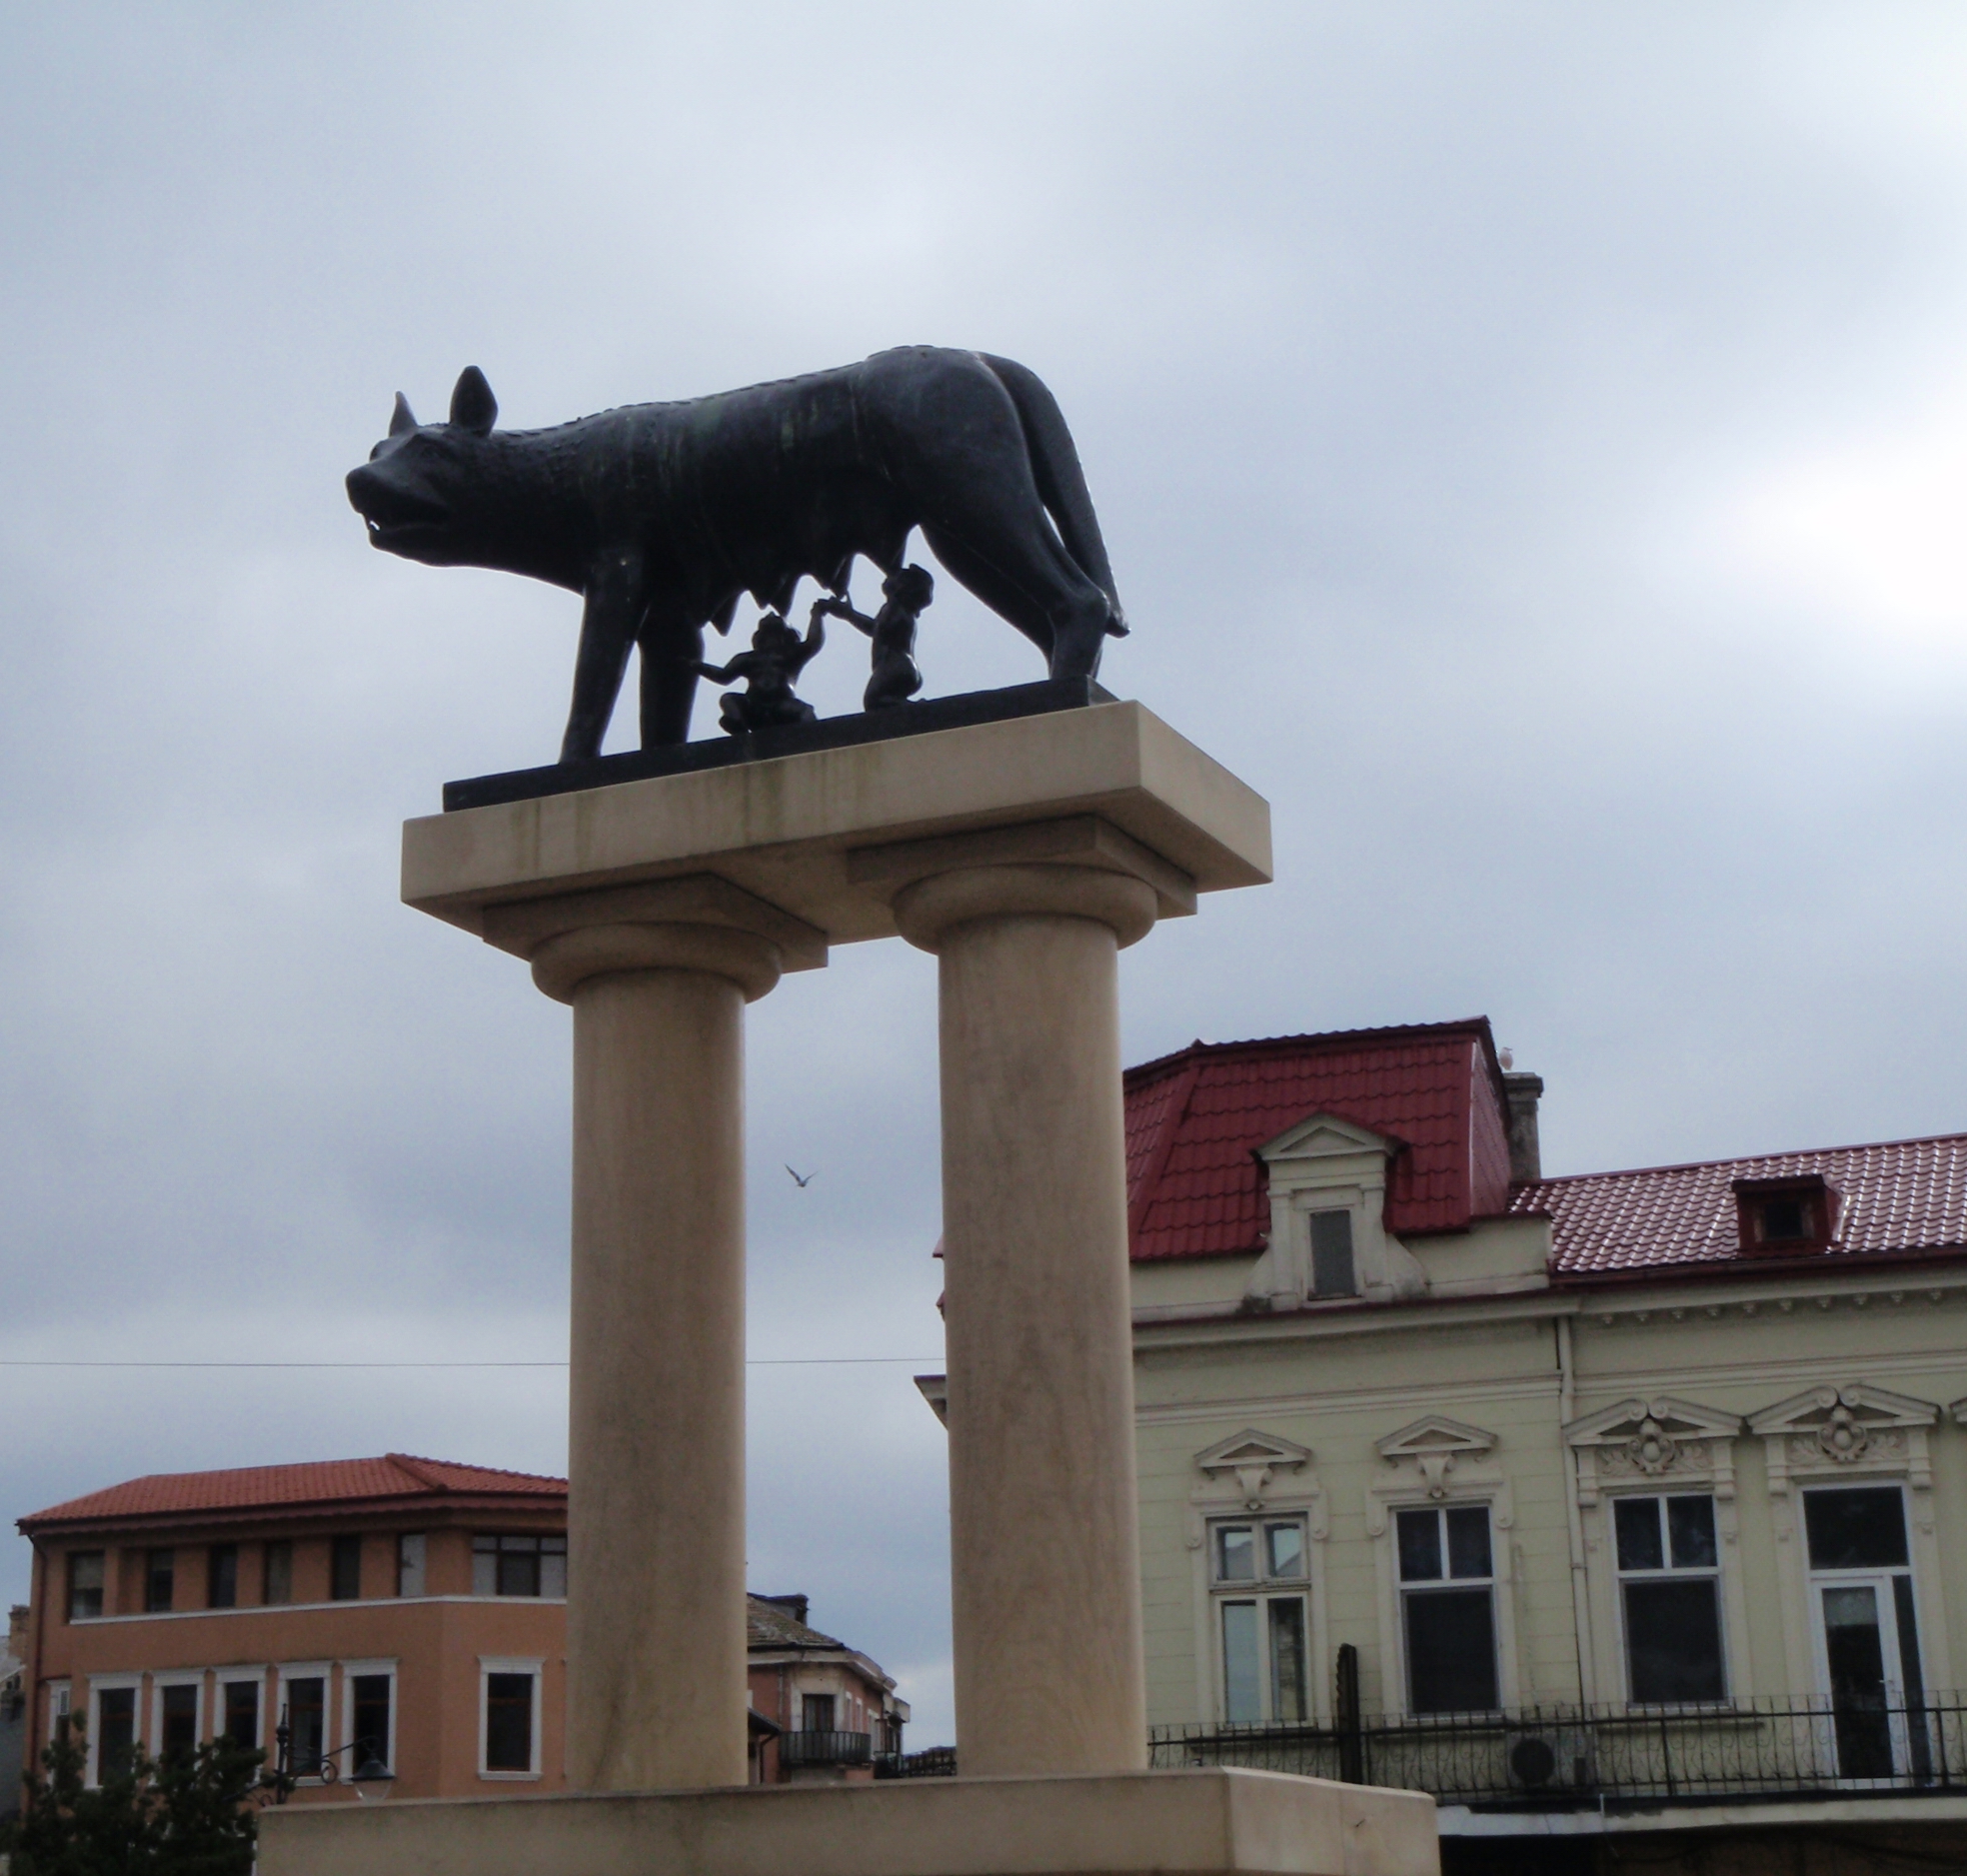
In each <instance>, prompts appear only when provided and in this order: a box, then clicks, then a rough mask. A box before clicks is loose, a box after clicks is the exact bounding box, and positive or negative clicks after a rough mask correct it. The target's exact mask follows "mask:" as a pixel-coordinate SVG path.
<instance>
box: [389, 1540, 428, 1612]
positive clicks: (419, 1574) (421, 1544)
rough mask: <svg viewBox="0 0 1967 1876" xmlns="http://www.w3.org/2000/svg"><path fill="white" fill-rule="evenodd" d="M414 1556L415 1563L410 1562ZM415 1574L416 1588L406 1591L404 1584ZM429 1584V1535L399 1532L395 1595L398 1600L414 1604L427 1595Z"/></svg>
mask: <svg viewBox="0 0 1967 1876" xmlns="http://www.w3.org/2000/svg"><path fill="white" fill-rule="evenodd" d="M413 1554H414V1555H415V1558H416V1561H415V1562H414V1563H412V1562H411V1560H410V1559H411V1556H412V1555H413ZM413 1571H414V1572H415V1575H416V1580H417V1586H416V1588H415V1589H406V1588H405V1587H404V1582H405V1579H406V1578H407V1577H409V1576H410V1574H411V1573H412V1572H413ZM429 1584H430V1533H429V1532H428V1531H399V1532H397V1534H396V1593H397V1596H398V1598H399V1599H401V1600H403V1601H406V1602H416V1601H419V1600H421V1599H422V1598H423V1596H424V1595H426V1594H427V1593H428V1589H429Z"/></svg>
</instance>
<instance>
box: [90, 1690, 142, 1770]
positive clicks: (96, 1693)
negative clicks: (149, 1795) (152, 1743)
mask: <svg viewBox="0 0 1967 1876" xmlns="http://www.w3.org/2000/svg"><path fill="white" fill-rule="evenodd" d="M143 1683H144V1677H143V1676H142V1675H141V1674H91V1675H90V1676H89V1706H88V1715H89V1763H88V1765H87V1767H86V1768H85V1769H84V1771H83V1774H82V1782H83V1783H84V1784H85V1785H87V1786H89V1787H90V1788H91V1789H92V1790H93V1789H94V1788H95V1787H96V1786H98V1785H100V1784H101V1783H102V1757H101V1754H102V1696H103V1695H104V1694H105V1693H121V1692H123V1691H124V1690H125V1689H128V1690H129V1691H130V1692H132V1693H134V1694H135V1695H136V1698H135V1699H134V1700H133V1701H132V1702H131V1703H130V1726H131V1731H132V1733H133V1734H134V1738H133V1739H132V1741H131V1743H132V1744H133V1745H135V1746H137V1747H139V1748H141V1747H142V1746H143V1743H144V1737H143V1723H144V1698H143Z"/></svg>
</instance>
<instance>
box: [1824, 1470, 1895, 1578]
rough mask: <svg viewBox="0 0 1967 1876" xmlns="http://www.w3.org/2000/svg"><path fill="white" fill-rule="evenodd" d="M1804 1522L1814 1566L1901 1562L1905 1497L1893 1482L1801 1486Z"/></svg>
mask: <svg viewBox="0 0 1967 1876" xmlns="http://www.w3.org/2000/svg"><path fill="white" fill-rule="evenodd" d="M1803 1528H1804V1529H1805V1531H1807V1532H1808V1533H1809V1539H1810V1567H1811V1569H1813V1570H1890V1569H1904V1568H1905V1566H1906V1527H1905V1500H1904V1499H1903V1498H1902V1497H1901V1496H1900V1495H1899V1488H1898V1487H1897V1486H1896V1485H1861V1486H1858V1487H1856V1488H1855V1489H1844V1488H1839V1489H1836V1490H1832V1491H1808V1492H1805V1493H1804V1494H1803Z"/></svg>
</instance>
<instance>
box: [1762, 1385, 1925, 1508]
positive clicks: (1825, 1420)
mask: <svg viewBox="0 0 1967 1876" xmlns="http://www.w3.org/2000/svg"><path fill="white" fill-rule="evenodd" d="M1939 1417H1940V1410H1939V1408H1938V1407H1937V1406H1935V1405H1934V1404H1933V1402H1931V1401H1930V1400H1916V1399H1914V1398H1913V1396H1912V1395H1910V1394H1895V1393H1893V1392H1892V1390H1891V1389H1890V1388H1887V1387H1877V1386H1874V1385H1873V1384H1872V1383H1871V1382H1869V1381H1846V1382H1845V1383H1843V1385H1841V1386H1831V1385H1828V1384H1826V1385H1824V1386H1821V1387H1812V1388H1807V1389H1806V1390H1805V1391H1804V1392H1802V1393H1800V1394H1792V1395H1790V1397H1789V1398H1788V1399H1787V1400H1779V1401H1777V1402H1776V1404H1775V1405H1774V1406H1772V1407H1764V1408H1763V1409H1762V1411H1761V1412H1760V1413H1751V1414H1750V1415H1749V1416H1748V1424H1749V1427H1750V1428H1751V1430H1753V1431H1754V1432H1757V1433H1760V1434H1761V1435H1762V1436H1763V1437H1764V1439H1766V1440H1767V1442H1768V1448H1769V1488H1770V1490H1771V1491H1775V1492H1785V1491H1787V1490H1788V1489H1789V1480H1790V1475H1791V1474H1792V1473H1807V1472H1825V1471H1831V1472H1835V1471H1839V1470H1845V1469H1849V1468H1862V1469H1869V1470H1884V1471H1902V1472H1904V1473H1905V1474H1906V1477H1907V1480H1908V1482H1909V1483H1910V1484H1912V1485H1913V1486H1914V1487H1915V1488H1921V1487H1929V1486H1930V1485H1931V1483H1932V1467H1931V1463H1930V1461H1929V1459H1928V1455H1927V1429H1928V1428H1929V1427H1931V1426H1933V1425H1934V1424H1935V1423H1936V1422H1937V1421H1938V1419H1939Z"/></svg>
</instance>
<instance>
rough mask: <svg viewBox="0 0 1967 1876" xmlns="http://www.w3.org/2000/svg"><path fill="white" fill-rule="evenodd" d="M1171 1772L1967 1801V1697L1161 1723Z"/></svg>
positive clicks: (1547, 1789)
mask: <svg viewBox="0 0 1967 1876" xmlns="http://www.w3.org/2000/svg"><path fill="white" fill-rule="evenodd" d="M1151 1751H1152V1762H1153V1764H1155V1765H1156V1766H1179V1765H1241V1766H1248V1767H1252V1768H1254V1769H1257V1770H1262V1771H1271V1772H1296V1773H1299V1774H1302V1775H1304V1776H1308V1777H1313V1778H1336V1779H1342V1780H1345V1781H1347V1782H1350V1783H1355V1784H1367V1785H1391V1786H1395V1787H1398V1788H1401V1789H1405V1790H1409V1791H1426V1792H1431V1793H1432V1794H1433V1795H1434V1796H1435V1797H1437V1798H1440V1799H1442V1800H1443V1801H1445V1802H1448V1803H1454V1804H1497V1803H1503V1804H1507V1803H1519V1804H1540V1805H1553V1806H1563V1805H1565V1804H1569V1803H1576V1802H1589V1803H1593V1804H1595V1803H1596V1802H1597V1801H1598V1800H1599V1799H1600V1798H1646V1799H1666V1800H1669V1801H1681V1802H1698V1801H1699V1800H1701V1799H1709V1798H1727V1797H1744V1796H1763V1797H1772V1798H1773V1797H1787V1796H1807V1795H1815V1794H1821V1795H1825V1796H1850V1795H1859V1794H1862V1793H1864V1792H1868V1791H1880V1792H1900V1793H1906V1792H1912V1793H1917V1792H1926V1791H1934V1792H1938V1791H1952V1792H1956V1793H1958V1792H1961V1791H1967V1696H1963V1695H1961V1694H1957V1693H1947V1694H1933V1695H1929V1696H1927V1697H1926V1698H1925V1699H1923V1700H1917V1701H1905V1700H1900V1699H1896V1698H1893V1699H1888V1700H1880V1701H1845V1702H1836V1701H1832V1700H1829V1699H1821V1700H1817V1699H1782V1698H1775V1699H1749V1700H1737V1701H1731V1702H1729V1703H1727V1704H1726V1705H1716V1706H1698V1707H1673V1708H1645V1707H1610V1706H1594V1707H1577V1706H1553V1707H1527V1708H1521V1709H1518V1710H1516V1711H1514V1712H1509V1713H1453V1714H1428V1715H1403V1716H1360V1717H1359V1718H1358V1719H1357V1720H1356V1721H1353V1722H1351V1723H1345V1721H1344V1716H1343V1715H1341V1723H1340V1724H1339V1725H1337V1726H1328V1727H1318V1726H1297V1725H1280V1726H1229V1725H1221V1726H1157V1727H1155V1728H1154V1729H1153V1732H1152V1738H1151Z"/></svg>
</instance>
